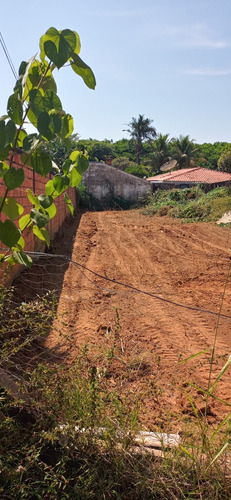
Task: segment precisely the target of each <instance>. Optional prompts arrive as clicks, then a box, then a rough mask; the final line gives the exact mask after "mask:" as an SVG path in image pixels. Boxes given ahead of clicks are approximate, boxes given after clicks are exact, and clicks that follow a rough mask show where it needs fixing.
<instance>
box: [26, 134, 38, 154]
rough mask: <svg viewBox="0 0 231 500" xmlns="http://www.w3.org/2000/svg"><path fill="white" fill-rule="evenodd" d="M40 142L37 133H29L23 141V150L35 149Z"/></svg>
mask: <svg viewBox="0 0 231 500" xmlns="http://www.w3.org/2000/svg"><path fill="white" fill-rule="evenodd" d="M38 144H39V138H38V135H37V134H29V135H27V136H26V137H25V139H24V141H23V150H24V151H31V150H32V149H35V148H36V147H37V145H38Z"/></svg>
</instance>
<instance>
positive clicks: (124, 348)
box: [47, 211, 231, 429]
mask: <svg viewBox="0 0 231 500" xmlns="http://www.w3.org/2000/svg"><path fill="white" fill-rule="evenodd" d="M230 235H231V233H230V230H229V229H227V228H222V227H217V226H213V225H209V224H206V223H200V224H196V223H192V224H182V223H181V222H179V221H177V220H173V219H169V218H163V217H161V218H157V217H147V216H144V215H142V213H141V212H139V211H120V212H87V213H85V214H83V216H82V218H81V221H80V225H79V227H78V231H77V234H76V238H75V241H74V246H73V253H72V259H73V261H77V262H78V263H80V264H83V265H84V266H86V267H87V268H89V269H91V270H92V271H94V272H95V273H98V274H100V275H102V276H105V277H108V278H110V279H112V280H116V281H120V282H123V283H125V284H129V285H131V286H133V287H136V288H139V289H141V290H144V291H146V292H149V293H151V294H154V295H156V296H157V297H159V299H162V300H159V299H158V298H154V297H151V296H148V295H145V294H142V293H138V292H134V291H132V290H131V289H129V288H125V287H122V286H120V285H118V284H116V283H112V282H110V281H105V280H104V279H103V278H101V277H99V276H96V275H94V274H92V273H90V272H89V271H86V270H85V269H83V268H79V267H77V266H76V265H75V264H73V263H71V264H70V266H69V268H68V270H67V271H66V273H65V277H64V282H63V287H62V293H61V296H60V301H59V309H58V313H59V316H60V315H61V314H62V313H64V312H65V311H66V314H65V318H66V322H67V326H66V327H63V328H64V329H63V333H68V340H67V341H66V340H63V341H62V349H64V350H65V349H66V350H68V353H69V357H70V360H72V359H74V358H75V357H76V356H77V355H78V354H79V352H80V348H81V346H84V345H86V344H88V345H89V346H91V347H89V352H91V354H89V355H91V356H92V359H93V358H94V363H95V364H96V365H97V367H98V369H99V372H100V370H102V369H103V368H102V366H103V361H102V351H103V352H104V354H105V356H106V357H107V359H108V365H107V374H106V376H107V380H108V385H109V387H110V388H112V389H113V390H117V391H119V392H120V394H121V395H126V396H127V397H128V398H135V397H137V396H139V400H140V401H141V402H142V411H141V420H142V421H143V423H144V424H145V425H146V426H147V428H149V429H155V428H156V427H158V426H164V427H165V429H166V425H167V424H168V423H169V422H170V423H171V425H170V427H171V429H173V427H174V426H175V428H178V425H179V424H178V416H179V415H180V414H181V415H184V418H185V419H188V418H190V415H191V414H192V408H191V407H190V405H189V403H188V400H187V397H186V395H185V387H186V386H187V382H188V381H190V382H196V383H197V384H198V385H199V386H200V387H202V388H206V381H207V378H208V373H209V367H210V364H209V361H210V357H211V352H210V353H209V355H208V354H205V355H202V356H199V357H197V358H194V359H193V360H191V361H188V362H187V363H179V361H181V360H182V359H185V358H187V357H189V356H191V355H193V354H196V353H198V352H200V351H203V350H205V349H211V346H212V344H213V339H214V333H215V329H216V324H217V316H216V315H213V314H209V313H205V312H203V311H198V310H193V309H192V308H196V309H205V310H208V311H211V312H214V313H218V312H219V308H220V305H221V301H222V296H223V292H224V286H225V282H226V277H227V273H228V269H229V264H230V251H229V248H231V236H230ZM61 251H62V250H61V249H60V252H61ZM230 298H231V280H230V279H229V282H228V285H227V289H226V293H225V297H224V302H223V307H222V314H223V315H227V316H229V317H230V319H225V318H220V320H219V327H218V339H217V348H216V363H215V366H214V371H213V379H214V377H215V376H216V375H217V374H218V373H219V370H220V368H221V367H222V366H223V364H224V362H225V361H226V360H227V358H228V356H229V354H230V353H231V337H230V331H231V301H230ZM171 301H172V302H175V303H177V304H181V305H184V306H186V307H179V306H177V305H176V304H173V303H171ZM187 306H188V307H189V308H187ZM70 332H71V333H70ZM70 341H71V343H70ZM58 342H60V338H59V336H58V334H57V331H56V329H55V328H54V330H53V332H52V333H51V335H50V337H49V338H48V340H47V346H48V347H54V346H55V345H56V344H57V343H58ZM113 342H114V343H115V350H114V351H113V355H112V350H111V349H112V345H113ZM70 345H71V348H70ZM91 349H92V351H91ZM109 354H110V355H109ZM230 375H231V370H230V371H229V372H227V373H226V375H225V376H224V378H223V379H222V381H221V383H220V385H219V389H218V391H217V395H218V396H219V397H220V398H223V399H224V400H226V401H228V402H229V403H231V381H230ZM190 391H191V389H189V392H190ZM194 397H195V398H196V404H197V408H198V410H200V411H202V412H203V408H204V404H205V402H204V396H203V394H202V393H201V391H196V393H195V391H194ZM224 411H226V412H227V409H225V407H224V405H223V404H221V403H217V402H216V403H215V402H213V403H212V404H211V405H210V418H211V421H215V419H217V418H218V417H219V416H221V415H222V414H223V412H224Z"/></svg>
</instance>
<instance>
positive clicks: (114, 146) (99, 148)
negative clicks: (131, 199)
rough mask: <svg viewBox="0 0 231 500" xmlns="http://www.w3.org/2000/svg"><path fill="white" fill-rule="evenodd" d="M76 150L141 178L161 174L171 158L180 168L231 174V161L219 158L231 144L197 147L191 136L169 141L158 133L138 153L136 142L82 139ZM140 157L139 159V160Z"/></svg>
mask: <svg viewBox="0 0 231 500" xmlns="http://www.w3.org/2000/svg"><path fill="white" fill-rule="evenodd" d="M73 147H75V148H76V149H79V150H80V151H87V153H88V155H89V159H90V161H100V162H105V161H107V160H112V165H113V166H114V167H115V168H119V169H121V170H124V171H125V172H128V173H131V174H134V175H137V176H138V177H144V176H151V175H155V174H157V173H160V172H161V171H160V167H161V166H162V165H163V164H164V163H165V162H167V161H168V160H169V159H176V160H177V162H178V166H177V168H185V167H188V166H194V165H198V166H201V167H205V168H209V169H213V170H218V169H220V170H226V171H229V172H230V171H231V162H230V163H229V165H228V167H227V166H226V165H227V161H226V165H224V162H223V163H221V162H220V163H219V160H220V158H221V157H222V155H223V154H224V152H226V151H227V150H228V153H229V157H230V144H229V143H226V142H214V143H213V144H211V143H204V144H196V143H195V142H194V141H192V140H191V139H190V138H189V136H180V137H179V138H172V139H169V136H168V134H161V133H159V134H157V136H156V138H149V140H144V141H142V147H140V149H139V153H137V145H136V140H135V139H131V140H129V139H126V138H123V139H120V140H119V141H116V142H113V141H112V140H108V139H105V140H104V141H97V140H96V139H86V140H85V139H81V140H80V139H79V140H77V141H76V138H75V140H74V141H73ZM137 158H138V160H137Z"/></svg>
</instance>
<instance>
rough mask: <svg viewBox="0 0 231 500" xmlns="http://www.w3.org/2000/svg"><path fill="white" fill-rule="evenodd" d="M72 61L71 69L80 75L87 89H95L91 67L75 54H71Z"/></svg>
mask: <svg viewBox="0 0 231 500" xmlns="http://www.w3.org/2000/svg"><path fill="white" fill-rule="evenodd" d="M72 58H73V62H72V63H71V67H72V69H73V71H74V72H75V73H76V74H77V75H79V76H81V77H82V79H83V81H84V82H85V84H86V85H87V87H89V89H93V90H94V89H95V86H96V80H95V75H94V73H93V71H92V69H91V68H90V67H89V66H88V65H87V64H86V63H85V62H84V61H83V60H82V59H81V58H80V57H79V56H78V55H77V54H73V56H72Z"/></svg>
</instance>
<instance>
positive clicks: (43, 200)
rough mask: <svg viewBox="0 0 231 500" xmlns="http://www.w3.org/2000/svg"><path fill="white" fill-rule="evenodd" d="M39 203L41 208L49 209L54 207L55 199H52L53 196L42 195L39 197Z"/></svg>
mask: <svg viewBox="0 0 231 500" xmlns="http://www.w3.org/2000/svg"><path fill="white" fill-rule="evenodd" d="M38 201H39V203H40V205H41V207H43V208H45V209H47V208H49V207H50V206H51V205H52V203H53V198H52V196H46V195H45V194H40V195H39V196H38Z"/></svg>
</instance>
